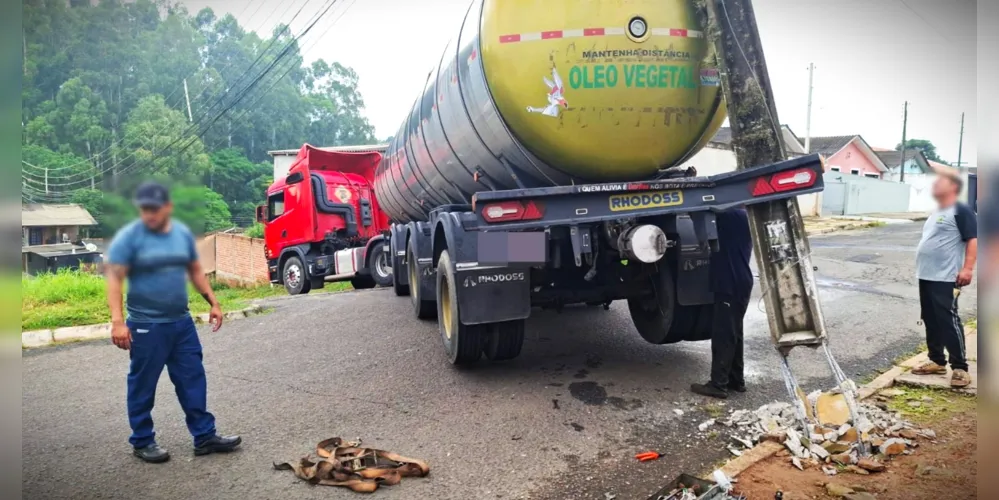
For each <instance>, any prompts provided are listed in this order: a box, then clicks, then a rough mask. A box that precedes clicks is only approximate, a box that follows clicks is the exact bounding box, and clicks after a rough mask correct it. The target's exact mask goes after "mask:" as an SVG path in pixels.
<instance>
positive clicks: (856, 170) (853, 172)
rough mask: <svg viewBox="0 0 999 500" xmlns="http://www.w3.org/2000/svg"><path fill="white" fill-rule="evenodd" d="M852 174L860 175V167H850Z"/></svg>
mask: <svg viewBox="0 0 999 500" xmlns="http://www.w3.org/2000/svg"><path fill="white" fill-rule="evenodd" d="M850 174H851V175H860V169H859V168H853V169H850Z"/></svg>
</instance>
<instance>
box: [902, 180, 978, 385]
mask: <svg viewBox="0 0 999 500" xmlns="http://www.w3.org/2000/svg"><path fill="white" fill-rule="evenodd" d="M961 188H962V181H961V178H960V177H958V176H956V175H941V176H940V177H939V178H938V179H937V180H936V182H935V183H934V184H933V197H934V198H935V199H936V200H937V203H938V205H939V208H938V209H937V210H936V211H935V212H933V214H931V215H930V217H929V218H928V219H926V223H925V224H924V225H923V237H922V239H921V240H920V241H919V248H918V249H917V250H916V277H917V278H918V279H919V305H920V309H921V313H922V318H923V324H924V325H925V327H926V346H927V347H928V348H929V358H930V361H929V362H927V363H925V364H923V365H922V366H919V367H916V368H914V369H913V370H912V373H914V374H917V375H932V374H946V373H947V361H948V358H947V356H945V355H944V350H945V349H946V351H947V355H949V357H950V366H951V369H952V370H953V374H952V375H951V381H950V385H951V386H952V387H967V386H968V385H969V384H971V376H970V375H968V361H967V359H965V350H964V326H963V325H962V324H961V318H960V317H959V316H958V313H957V299H958V297H959V296H960V294H961V288H962V287H964V286H966V285H968V284H970V283H971V279H972V276H973V274H974V270H975V259H976V258H977V256H978V221H977V217H976V216H975V212H974V211H973V210H971V208H970V207H968V205H965V204H964V203H961V202H959V201H958V195H959V194H960V193H961Z"/></svg>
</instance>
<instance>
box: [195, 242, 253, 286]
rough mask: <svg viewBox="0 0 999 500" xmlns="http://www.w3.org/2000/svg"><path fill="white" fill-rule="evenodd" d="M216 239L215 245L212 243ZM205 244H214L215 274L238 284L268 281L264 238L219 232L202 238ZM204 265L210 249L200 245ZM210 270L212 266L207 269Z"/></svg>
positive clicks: (208, 245)
mask: <svg viewBox="0 0 999 500" xmlns="http://www.w3.org/2000/svg"><path fill="white" fill-rule="evenodd" d="M212 240H214V245H211V244H210V242H211V241H212ZM201 245H204V246H205V247H210V246H214V257H215V259H214V266H213V267H214V271H215V277H216V278H217V279H220V280H223V281H232V282H236V283H247V284H249V283H268V282H269V281H270V280H269V278H268V276H267V260H266V259H265V258H264V240H262V239H258V238H248V237H246V236H243V235H240V234H226V233H215V234H213V235H209V236H207V237H205V238H204V239H202V240H201ZM199 251H200V252H201V254H202V257H201V258H202V262H203V264H204V263H205V261H207V260H208V259H207V258H206V257H207V255H206V254H209V253H210V252H211V249H210V248H200V247H199ZM205 270H206V271H208V268H207V267H206V268H205Z"/></svg>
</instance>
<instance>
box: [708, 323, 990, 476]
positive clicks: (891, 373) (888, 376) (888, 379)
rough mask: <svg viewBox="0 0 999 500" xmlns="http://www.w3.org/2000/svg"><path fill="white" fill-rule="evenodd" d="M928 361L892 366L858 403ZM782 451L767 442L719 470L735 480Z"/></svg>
mask: <svg viewBox="0 0 999 500" xmlns="http://www.w3.org/2000/svg"><path fill="white" fill-rule="evenodd" d="M977 334H978V329H977V328H968V330H967V331H966V332H965V337H969V336H971V335H977ZM927 359H929V358H928V357H927V353H926V351H923V352H921V353H919V354H916V355H915V356H912V357H911V358H909V359H907V360H905V361H903V362H901V363H899V364H897V365H894V366H892V368H891V369H889V370H888V371H886V372H884V373H882V374H881V375H879V376H878V377H877V378H875V379H874V380H872V381H870V382H868V383H866V384H864V385H863V386H861V387H859V388H858V389H857V401H858V402H860V401H863V400H865V399H867V398H869V397H871V396H873V395H875V394H877V393H878V391H881V390H882V389H887V388H889V387H892V386H893V385H895V378H896V377H898V376H899V375H902V374H903V373H905V372H907V371H909V370H911V369H912V368H914V367H916V366H918V365H919V364H921V363H923V362H925V361H926V360H927ZM782 449H784V445H781V444H777V443H772V442H769V441H765V442H762V443H759V444H757V445H756V446H754V447H752V448H751V449H749V450H746V451H744V452H743V453H742V456H741V457H736V458H734V459H732V460H729V461H728V462H725V465H723V466H721V467H719V469H720V470H721V471H722V472H724V473H725V475H726V476H728V477H730V478H734V477H736V476H738V475H739V474H741V473H742V472H744V471H745V470H746V469H748V468H750V467H752V466H754V465H756V464H757V463H759V462H762V461H763V460H766V459H768V458H770V457H772V456H774V455H776V454H777V452H778V451H780V450H782Z"/></svg>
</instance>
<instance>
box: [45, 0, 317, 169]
mask: <svg viewBox="0 0 999 500" xmlns="http://www.w3.org/2000/svg"><path fill="white" fill-rule="evenodd" d="M310 1H311V0H304V2H303V3H302V5H301V6H300V7H299V9H298V11H296V12H295V15H294V16H292V18H291V20H289V21H288V23H286V24H285V28H284V29H283V30H282V31H281V32H280V33H277V34H275V35H274V36H272V37H271V39H270V40H269V41H268V43H267V46H266V47H264V49H263V50H261V51H260V53H259V54H258V55H257V57H256V59H254V60H253V62H252V63H251V64H250V65H249V66H248V67H247V68H246V69H244V70H243V72H242V73H241V74H240V76H239V77H237V79H236V81H235V82H233V85H235V84H237V83H239V82H241V81H242V80H243V79H244V78H245V77H246V75H247V74H248V73H249V71H250V70H251V69H253V67H254V66H256V64H257V63H258V62H259V61H260V60H261V58H263V56H264V55H266V54H267V53H268V52H269V51H270V49H271V47H273V46H274V43H276V41H277V39H278V38H279V37H280V36H281V35H282V34H284V33H285V32H286V31H288V30H290V27H291V23H292V22H294V21H295V19H296V18H297V17H298V15H299V14H301V13H302V10H303V9H304V8H305V6H306V5H308V3H309V2H310ZM251 3H252V2H251ZM247 5H249V4H247ZM261 5H262V4H261ZM278 5H280V3H279V4H278ZM294 5H295V3H294V2H292V3H289V4H288V7H287V8H285V10H284V12H282V13H281V17H284V16H285V14H287V13H288V12H289V11H290V10H291V9H292V8H293V7H294ZM245 9H246V8H245V7H244V11H245ZM258 10H259V7H258ZM276 11H277V9H276V8H275V10H274V11H272V12H271V13H272V14H273V13H274V12H276ZM262 26H263V25H261V27H262ZM233 63H234V61H229V62H228V63H227V64H226V65H225V66H224V67H222V68H221V71H220V72H219V76H220V77H221V76H222V72H224V71H225V70H227V69H229V67H231V66H232V64H233ZM195 75H197V73H195V74H194V75H192V76H195ZM209 88H210V86H207V85H206V86H204V88H202V89H201V92H199V93H198V95H196V96H195V97H194V100H197V99H199V98H200V97H201V96H202V95H204V93H205V92H206V91H208V89H209ZM231 88H232V86H231V85H230V86H229V87H227V88H226V91H225V92H226V94H228V92H229V90H230V89H231ZM179 90H180V89H179V88H178V89H175V90H174V91H173V92H172V93H171V94H170V95H171V96H172V95H173V94H176V93H177V92H178V91H179ZM221 91H222V89H221V88H219V89H217V90H216V91H215V92H214V93H213V94H212V96H211V97H210V98H209V99H214V98H215V97H217V96H218V95H219V93H220V92H221ZM169 97H170V96H168V97H167V98H165V99H164V103H166V102H167V99H169ZM222 97H223V98H224V97H225V95H223V96H222ZM220 99H221V98H220ZM206 115H207V113H206ZM166 129H167V127H161V128H160V129H159V130H157V131H156V133H154V134H153V135H154V136H158V135H160V134H162V133H163V132H164V131H165V130H166ZM113 147H114V145H113V144H112V145H111V146H108V147H107V148H105V149H104V150H102V151H100V152H98V153H96V154H95V155H93V156H92V157H91V158H89V159H87V160H85V161H82V162H79V163H75V164H72V165H66V166H63V167H61V168H60V169H69V168H72V167H76V166H79V165H82V164H84V163H90V162H91V160H92V159H93V158H94V157H98V156H100V155H103V154H104V153H107V152H108V151H110V150H111V149H112V148H113ZM133 155H134V153H133ZM131 156H132V155H129V156H126V157H125V158H122V161H124V160H125V159H127V158H129V157H131ZM120 163H121V162H116V163H115V164H114V165H112V167H111V168H108V169H104V170H102V171H101V172H99V174H100V175H103V174H105V173H107V172H110V171H112V170H113V169H114V167H115V166H116V165H118V164H120ZM91 164H92V163H91ZM54 178H57V179H72V178H81V180H80V181H77V182H78V183H79V182H87V180H88V179H89V176H88V175H86V174H83V173H76V174H70V175H66V176H56V177H54Z"/></svg>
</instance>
